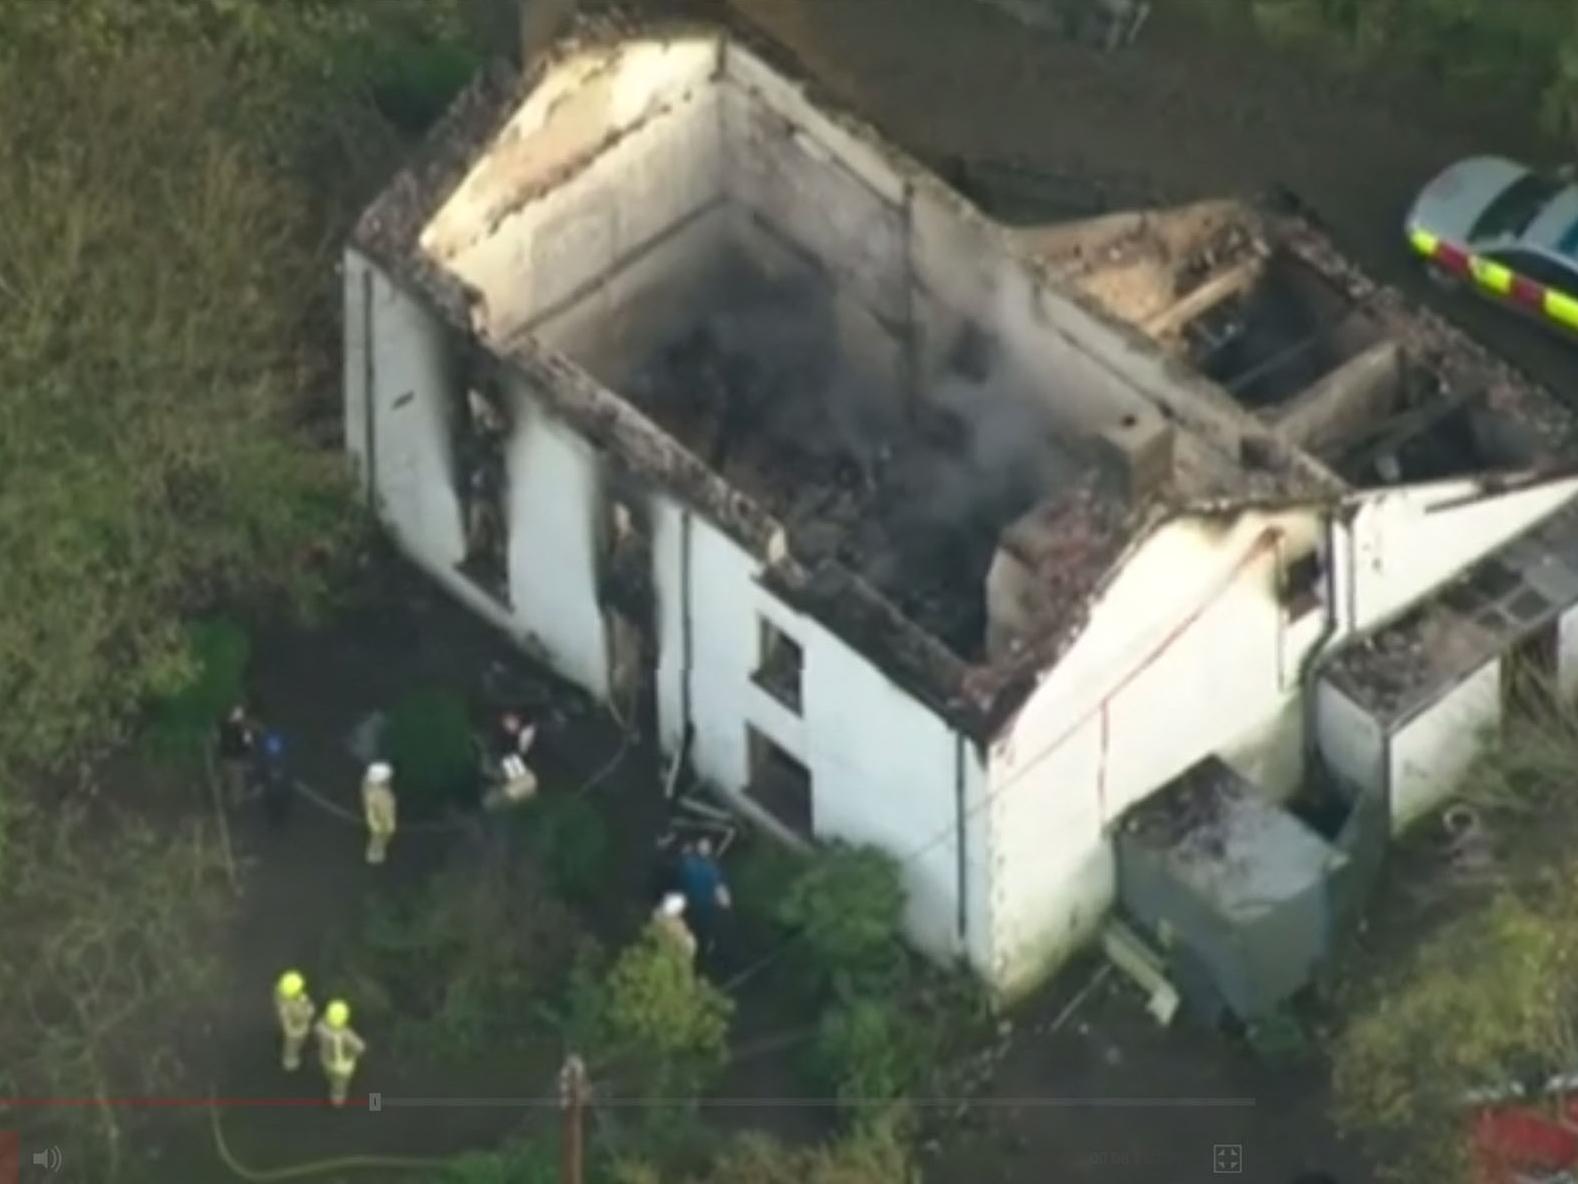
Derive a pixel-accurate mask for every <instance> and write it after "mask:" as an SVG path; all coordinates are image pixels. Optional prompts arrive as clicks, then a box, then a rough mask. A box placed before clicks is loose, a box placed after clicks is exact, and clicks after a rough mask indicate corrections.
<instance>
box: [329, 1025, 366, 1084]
mask: <svg viewBox="0 0 1578 1184" xmlns="http://www.w3.org/2000/svg"><path fill="white" fill-rule="evenodd" d="M317 1034H318V1057H319V1059H320V1060H321V1061H322V1062H323V1068H324V1070H325V1071H326V1072H329V1073H341V1074H345V1073H352V1072H354V1071H355V1069H356V1061H357V1058H359V1057H360V1056H361V1055H362V1054H363V1053H364V1052H366V1051H367V1044H366V1042H365V1041H363V1040H362V1038H361V1037H360V1036H358V1035H357V1034H356V1032H355V1031H354V1030H353V1029H351V1028H331V1027H330V1026H329V1022H328V1021H327V1020H319V1021H318V1026H317Z"/></svg>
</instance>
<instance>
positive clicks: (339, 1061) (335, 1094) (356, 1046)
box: [315, 999, 367, 1107]
mask: <svg viewBox="0 0 1578 1184" xmlns="http://www.w3.org/2000/svg"><path fill="white" fill-rule="evenodd" d="M315 1031H316V1033H317V1037H318V1059H319V1061H320V1062H321V1063H322V1065H323V1073H324V1076H326V1077H327V1078H328V1079H329V1104H330V1105H331V1106H337V1107H338V1106H343V1105H345V1099H346V1096H347V1095H348V1094H349V1093H350V1089H351V1078H352V1077H353V1076H355V1075H356V1062H357V1059H358V1058H360V1057H361V1055H362V1054H363V1053H364V1052H366V1051H367V1042H366V1041H364V1040H363V1039H362V1038H361V1037H360V1036H358V1035H357V1034H356V1031H355V1029H353V1028H352V1027H351V1009H350V1006H349V1005H348V1004H347V1003H346V1002H345V1001H344V1000H343V999H336V1000H335V1001H334V1002H333V1003H331V1004H329V1006H327V1007H325V1008H324V1009H323V1018H322V1019H321V1020H319V1021H318V1024H317V1027H316V1029H315Z"/></svg>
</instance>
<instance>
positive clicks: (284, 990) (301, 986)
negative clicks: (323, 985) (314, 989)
mask: <svg viewBox="0 0 1578 1184" xmlns="http://www.w3.org/2000/svg"><path fill="white" fill-rule="evenodd" d="M306 989H307V980H306V979H304V978H302V977H301V975H300V974H298V973H297V972H296V971H294V970H287V971H286V972H285V973H284V974H282V975H280V979H279V993H280V995H281V996H283V997H284V998H286V999H294V998H296V996H298V995H300V994H301V993H302V992H303V991H305V990H306Z"/></svg>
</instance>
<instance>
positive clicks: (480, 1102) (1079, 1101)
mask: <svg viewBox="0 0 1578 1184" xmlns="http://www.w3.org/2000/svg"><path fill="white" fill-rule="evenodd" d="M905 1102H906V1104H907V1105H910V1106H961V1105H967V1106H984V1107H996V1108H1014V1109H1022V1108H1030V1107H1048V1108H1066V1109H1088V1110H1123V1109H1127V1110H1162V1109H1170V1110H1177V1109H1185V1110H1194V1109H1218V1110H1221V1109H1251V1108H1253V1107H1254V1106H1255V1105H1256V1102H1255V1099H1254V1098H1054V1097H1029V1098H978V1097H957V1098H908V1099H905ZM367 1103H368V1106H367V1108H368V1109H369V1110H399V1109H410V1110H417V1109H423V1110H425V1109H467V1108H475V1109H506V1110H519V1109H525V1108H532V1107H536V1108H550V1109H555V1110H557V1109H559V1108H560V1107H562V1106H563V1105H564V1102H563V1100H562V1099H561V1098H559V1097H557V1096H549V1095H539V1096H537V1097H522V1098H396V1097H386V1096H384V1095H382V1094H372V1095H370V1096H369V1097H368V1099H367ZM595 1104H596V1105H598V1106H599V1107H603V1108H607V1107H610V1106H639V1107H643V1108H650V1107H658V1106H685V1107H690V1106H698V1105H699V1106H702V1107H708V1106H715V1107H720V1108H739V1109H752V1108H755V1109H759V1108H762V1107H767V1106H814V1107H835V1106H845V1107H847V1106H879V1107H880V1106H891V1105H893V1099H892V1098H831V1097H809V1098H807V1097H795V1098H770V1097H768V1098H705V1097H704V1098H598V1099H596V1103H595Z"/></svg>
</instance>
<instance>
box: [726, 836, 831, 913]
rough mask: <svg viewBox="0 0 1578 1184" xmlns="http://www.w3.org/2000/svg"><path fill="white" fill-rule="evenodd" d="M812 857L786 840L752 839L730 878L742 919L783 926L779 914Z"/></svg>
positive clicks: (736, 861)
mask: <svg viewBox="0 0 1578 1184" xmlns="http://www.w3.org/2000/svg"><path fill="white" fill-rule="evenodd" d="M810 862H811V859H810V858H809V857H808V856H806V855H804V854H803V853H801V852H800V851H797V850H795V849H794V848H793V847H789V846H787V845H786V844H783V843H777V842H772V841H764V842H752V843H751V844H750V845H749V846H747V847H746V848H745V849H744V850H743V851H742V852H741V853H740V855H739V857H738V858H736V859H734V860H733V867H732V869H731V872H732V874H731V876H730V879H731V881H732V885H731V886H732V888H733V891H734V898H735V904H736V907H737V908H738V910H739V914H740V919H741V920H742V921H745V922H747V923H751V924H757V925H762V926H765V927H769V928H773V929H781V928H783V927H784V925H785V923H784V920H783V918H782V917H781V916H780V915H779V914H780V910H781V908H782V902H783V900H784V899H785V897H786V896H787V895H788V893H789V889H790V887H791V886H792V885H793V884H794V882H795V881H796V880H797V879H798V878H799V877H800V876H801V875H802V874H803V873H804V872H805V871H806V869H807V867H808V866H809V865H810Z"/></svg>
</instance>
